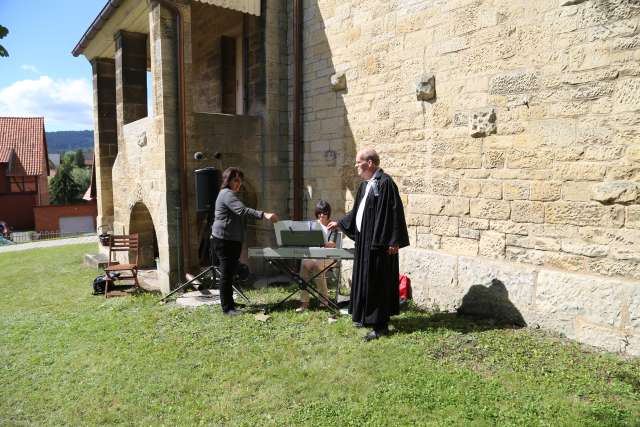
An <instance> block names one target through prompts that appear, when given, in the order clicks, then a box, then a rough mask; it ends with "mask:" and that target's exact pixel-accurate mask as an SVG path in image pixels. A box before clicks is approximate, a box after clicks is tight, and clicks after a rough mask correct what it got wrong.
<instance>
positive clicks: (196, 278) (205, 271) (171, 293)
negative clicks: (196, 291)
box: [158, 266, 213, 302]
mask: <svg viewBox="0 0 640 427" xmlns="http://www.w3.org/2000/svg"><path fill="white" fill-rule="evenodd" d="M211 270H213V266H209V267H207V268H205V269H204V270H202V271H201V272H200V273H199V274H198V275H197V276H195V277H193V278H191V279H190V280H188V281H187V282H184V283H183V284H181V285H180V286H178V287H177V288H175V289H174V290H173V291H171V292H169V293H168V294H167V295H165V296H164V297H162V298H161V299H160V301H158V302H164V301H166V300H167V299H168V298H169V297H170V296H171V295H173V294H175V293H176V292H178V291H180V290H182V289H184V288H186V287H187V286H189V285H190V284H191V283H193V282H194V281H196V280H198V279H199V278H200V277H202V276H204V275H205V274H207V273H209V272H211Z"/></svg>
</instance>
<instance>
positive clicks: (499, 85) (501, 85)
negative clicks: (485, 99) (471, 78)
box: [489, 71, 539, 95]
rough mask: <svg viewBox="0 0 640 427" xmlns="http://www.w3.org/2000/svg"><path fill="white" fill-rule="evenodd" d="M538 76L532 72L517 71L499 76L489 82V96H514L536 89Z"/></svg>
mask: <svg viewBox="0 0 640 427" xmlns="http://www.w3.org/2000/svg"><path fill="white" fill-rule="evenodd" d="M538 80H539V78H538V75H537V74H536V73H533V72H525V71H517V72H513V73H506V74H499V75H496V76H494V77H493V78H492V79H491V80H490V81H489V93H490V94H491V95H514V94H521V93H527V92H532V91H535V90H537V89H538Z"/></svg>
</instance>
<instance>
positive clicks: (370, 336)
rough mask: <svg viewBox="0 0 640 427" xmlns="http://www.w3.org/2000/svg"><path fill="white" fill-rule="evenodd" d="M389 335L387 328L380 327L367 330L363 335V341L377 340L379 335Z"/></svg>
mask: <svg viewBox="0 0 640 427" xmlns="http://www.w3.org/2000/svg"><path fill="white" fill-rule="evenodd" d="M387 335H389V329H380V330H375V329H374V330H372V331H369V333H368V334H367V335H365V336H364V340H365V341H373V340H377V339H378V338H380V337H384V336H387Z"/></svg>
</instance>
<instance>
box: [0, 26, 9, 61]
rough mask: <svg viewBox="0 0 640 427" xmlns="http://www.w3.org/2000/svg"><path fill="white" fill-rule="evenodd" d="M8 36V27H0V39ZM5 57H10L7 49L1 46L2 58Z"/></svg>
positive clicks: (0, 53)
mask: <svg viewBox="0 0 640 427" xmlns="http://www.w3.org/2000/svg"><path fill="white" fill-rule="evenodd" d="M7 34H9V30H8V29H7V27H3V26H2V25H0V39H3V38H5V37H6V36H7ZM3 56H4V57H6V56H9V52H7V49H5V48H4V47H2V45H1V44H0V57H3Z"/></svg>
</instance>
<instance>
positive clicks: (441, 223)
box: [430, 215, 459, 236]
mask: <svg viewBox="0 0 640 427" xmlns="http://www.w3.org/2000/svg"><path fill="white" fill-rule="evenodd" d="M430 223H431V232H432V233H433V234H439V235H441V236H457V235H458V227H459V224H458V218H457V217H449V216H435V215H434V216H432V217H431V221H430Z"/></svg>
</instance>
